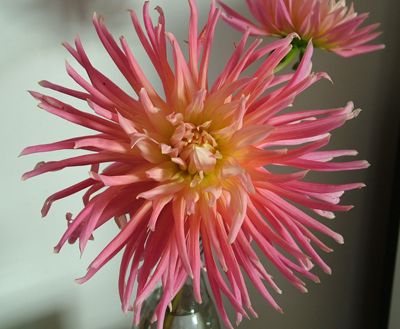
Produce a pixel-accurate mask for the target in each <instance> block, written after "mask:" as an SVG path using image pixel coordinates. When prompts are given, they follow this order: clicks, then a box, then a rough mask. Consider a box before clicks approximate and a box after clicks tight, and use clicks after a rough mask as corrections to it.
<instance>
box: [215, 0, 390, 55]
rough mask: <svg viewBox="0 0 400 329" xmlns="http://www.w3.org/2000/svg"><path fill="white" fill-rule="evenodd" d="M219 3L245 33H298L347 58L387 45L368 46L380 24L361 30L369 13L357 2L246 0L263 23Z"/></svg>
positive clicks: (227, 17) (225, 17)
mask: <svg viewBox="0 0 400 329" xmlns="http://www.w3.org/2000/svg"><path fill="white" fill-rule="evenodd" d="M218 2H219V3H220V4H221V6H222V7H223V8H224V10H225V11H226V13H224V14H222V19H223V20H224V21H225V22H226V23H228V24H229V25H231V26H232V27H234V28H236V29H237V30H240V31H242V32H245V31H246V30H247V28H250V30H251V35H253V36H263V35H267V36H275V37H285V36H287V35H289V34H290V33H293V32H295V33H297V34H298V35H299V36H300V38H301V40H302V41H303V44H306V43H307V42H308V41H309V40H311V39H312V43H313V45H314V47H317V48H321V49H324V50H327V51H332V52H335V53H337V54H339V55H341V56H343V57H350V56H354V55H358V54H362V53H367V52H370V51H374V50H378V49H382V48H384V45H382V44H381V45H366V43H367V42H369V41H371V40H373V39H375V38H376V37H377V36H378V35H380V33H379V32H374V33H372V31H374V30H375V29H376V28H377V27H378V26H379V24H372V25H368V26H366V27H364V28H361V29H358V27H359V26H360V25H361V24H362V23H363V22H364V20H365V19H366V18H367V17H368V14H367V13H364V14H360V15H357V13H355V12H354V7H353V4H351V6H350V8H348V7H347V6H346V1H345V0H338V1H336V0H246V2H247V6H248V7H249V9H250V12H251V13H252V15H253V16H254V18H255V19H256V20H257V21H258V22H259V23H260V26H257V25H255V24H254V23H252V22H251V21H249V20H248V19H247V18H245V17H243V16H242V15H240V14H239V13H237V12H236V11H234V10H233V9H231V8H230V7H228V6H227V5H226V4H224V3H223V2H222V1H218ZM357 29H358V30H357Z"/></svg>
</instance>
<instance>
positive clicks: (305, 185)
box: [22, 0, 368, 328]
mask: <svg viewBox="0 0 400 329" xmlns="http://www.w3.org/2000/svg"><path fill="white" fill-rule="evenodd" d="M189 5H190V9H191V16H190V27H189V36H188V48H189V59H188V61H186V60H185V59H184V56H183V54H182V52H181V49H180V47H179V45H178V43H177V41H176V39H175V37H174V35H173V34H171V33H168V32H166V31H165V20H164V15H163V11H162V10H161V8H159V7H157V8H156V10H157V11H158V12H159V19H158V23H157V24H156V26H154V27H153V23H152V22H151V19H150V16H149V12H148V9H149V3H148V2H146V3H145V4H144V11H143V12H144V15H143V19H144V27H145V28H144V29H143V28H142V26H141V24H140V23H139V20H138V17H137V16H136V14H135V12H133V11H131V12H130V13H131V18H132V22H133V25H134V28H135V30H136V32H137V34H138V36H139V39H140V41H141V43H142V45H143V47H144V49H145V50H146V52H147V54H148V56H149V58H150V60H151V61H152V63H153V65H154V67H155V69H156V71H157V73H158V76H159V78H160V80H161V82H162V85H163V93H164V95H165V97H163V96H162V95H161V94H160V93H158V92H157V91H156V90H155V89H154V88H153V87H152V85H151V84H150V82H149V81H148V80H147V78H146V75H145V74H144V72H143V71H142V70H141V68H140V66H139V64H138V62H137V60H136V58H135V57H134V55H133V53H132V52H131V50H130V48H129V47H128V44H127V41H126V40H125V38H124V37H121V38H120V43H121V46H119V45H118V44H117V42H116V41H115V40H114V39H113V37H112V36H111V34H110V33H109V32H108V30H107V29H106V27H105V25H104V19H103V17H102V16H99V17H97V16H96V15H95V16H94V18H93V23H94V26H95V28H96V31H97V33H98V35H99V38H100V40H101V42H102V43H103V45H104V47H105V49H106V50H107V52H108V53H109V55H110V56H111V58H112V59H113V61H114V62H115V64H116V65H117V67H118V68H119V70H120V71H121V73H122V74H123V75H124V77H125V78H126V80H127V81H128V82H129V84H130V85H131V87H132V90H133V91H134V93H135V94H136V96H135V97H133V96H131V95H129V94H127V93H126V92H124V91H122V90H121V89H120V88H119V87H118V86H116V85H115V84H114V83H113V82H112V81H111V80H110V79H108V78H107V77H105V76H104V75H103V74H102V73H100V71H98V70H97V69H96V68H94V67H93V66H92V64H91V63H90V61H89V59H88V57H87V55H86V53H85V51H84V48H83V47H82V44H81V41H80V39H79V37H76V39H75V48H74V47H72V46H70V45H69V44H67V43H64V46H65V47H66V48H67V49H68V51H69V52H70V53H71V54H72V55H73V57H75V59H76V60H77V61H78V63H79V64H80V65H81V66H82V67H83V68H84V69H85V70H86V73H87V75H88V77H89V80H86V79H84V78H83V77H82V76H80V75H79V74H78V73H77V72H76V71H75V70H74V69H73V68H72V67H71V66H70V65H69V64H68V63H67V64H66V65H67V72H68V74H69V75H70V76H71V77H72V78H73V79H74V80H75V81H76V82H77V83H78V84H79V85H80V86H81V87H82V88H83V89H84V91H77V90H72V89H67V88H65V87H62V86H59V85H56V84H53V83H50V82H48V81H42V82H40V85H41V86H43V87H45V88H50V89H53V90H56V91H58V92H61V93H64V94H67V95H70V96H72V97H75V98H78V99H81V100H83V101H86V102H87V104H88V105H89V108H90V110H91V112H92V113H88V112H84V111H81V110H78V109H76V108H74V107H72V106H70V105H68V104H66V103H63V102H61V101H59V100H57V99H55V98H53V97H50V96H45V95H42V94H40V93H37V92H31V94H32V95H33V96H34V97H35V98H36V99H37V100H38V101H39V102H40V103H39V107H40V108H42V109H44V110H45V111H48V112H50V113H52V114H54V115H57V116H59V117H61V118H63V119H65V120H68V121H70V122H72V123H74V124H78V125H81V126H84V127H87V128H89V129H91V130H93V131H95V133H94V134H92V135H88V136H83V137H76V138H71V139H68V140H64V141H60V142H55V143H51V144H45V145H39V146H32V147H28V148H26V149H25V150H24V151H23V152H22V155H25V154H30V153H35V152H47V151H56V150H62V149H81V150H86V151H88V152H89V154H86V155H79V156H76V157H72V158H68V159H65V160H61V161H54V162H48V163H43V162H42V163H39V164H38V165H37V166H36V167H35V169H33V170H32V171H30V172H27V173H25V174H24V176H23V178H24V179H28V178H31V177H34V176H37V175H40V174H44V173H47V172H51V171H57V170H60V169H64V168H67V167H73V166H90V168H91V169H90V177H89V178H87V179H85V180H83V181H80V182H77V183H75V184H74V185H72V186H70V187H67V188H65V189H63V190H61V191H59V192H57V193H55V194H53V195H52V196H50V197H49V198H48V199H47V200H46V202H45V205H44V207H43V209H42V213H43V215H44V216H45V215H46V214H47V212H48V210H49V208H50V206H51V204H52V203H53V202H54V201H56V200H59V199H61V198H65V197H68V196H70V195H72V194H75V193H77V192H79V191H82V190H85V189H86V193H85V194H84V196H83V209H82V210H81V212H80V213H79V214H78V215H77V216H76V217H74V218H73V216H72V215H71V214H68V215H67V221H68V229H67V230H66V232H65V234H64V235H63V236H62V238H61V240H60V242H59V243H58V244H57V246H56V247H55V252H58V251H59V250H60V249H61V247H62V246H63V245H64V243H65V242H66V241H69V242H71V243H73V242H75V241H76V240H79V247H80V250H81V252H83V251H84V249H85V247H86V245H87V242H88V240H89V239H91V238H92V234H93V232H94V231H95V230H96V229H97V228H98V227H100V226H101V225H103V224H105V223H106V222H107V221H109V220H110V219H112V218H114V220H115V221H116V223H117V225H118V226H119V228H120V232H119V233H118V235H117V236H115V238H114V239H113V240H112V241H111V242H109V244H108V245H107V246H106V247H105V248H104V249H103V251H102V252H101V253H100V254H99V255H98V256H97V257H96V259H95V260H94V261H93V262H92V263H91V264H90V266H89V270H88V273H87V274H86V275H85V276H84V277H83V278H80V279H78V280H77V282H79V283H83V282H85V281H87V280H88V279H90V278H91V277H92V276H93V275H94V274H95V273H96V272H97V271H98V270H99V269H100V268H102V267H103V266H104V265H105V264H106V263H107V262H108V261H109V260H110V259H111V258H113V257H114V256H115V255H116V254H117V253H119V252H120V251H121V250H122V249H124V252H123V258H122V263H121V269H120V277H119V293H120V297H121V301H122V308H123V311H124V312H127V311H130V310H132V311H134V312H135V321H136V322H137V321H138V319H139V317H140V310H141V305H142V302H143V301H144V299H145V298H146V296H148V294H149V293H150V292H151V291H152V289H153V288H154V286H155V285H156V283H157V282H159V281H160V280H161V281H162V284H163V287H164V295H163V298H162V300H161V302H160V304H159V305H158V308H157V310H156V312H155V314H154V318H153V320H154V321H155V320H158V328H161V327H162V323H163V317H164V313H165V309H166V307H167V306H168V304H169V303H170V302H171V300H172V299H173V297H174V296H175V295H176V294H177V292H178V291H179V289H180V288H181V287H182V286H183V284H184V282H185V281H186V279H187V278H188V276H191V277H192V278H193V282H194V293H195V296H196V299H197V301H199V302H201V294H200V272H201V269H202V268H204V269H206V270H207V276H208V279H209V282H210V286H211V288H212V291H213V294H214V297H215V300H216V303H217V307H218V309H219V311H220V314H221V317H222V319H223V321H224V323H225V325H226V326H227V327H229V328H231V327H232V326H231V324H230V322H229V319H228V317H227V315H226V313H225V310H224V306H223V303H222V298H221V291H222V292H223V293H224V294H225V295H226V296H227V298H228V299H229V301H230V302H231V303H232V305H233V306H234V307H235V309H236V311H237V322H240V321H241V319H242V317H243V316H247V312H246V310H245V309H244V307H246V308H247V309H248V310H249V312H250V313H252V314H254V315H255V312H254V310H253V308H252V306H251V302H250V299H249V296H248V293H247V288H246V285H245V283H244V278H243V274H242V271H241V269H243V271H244V272H245V273H246V274H247V275H248V276H249V278H250V279H251V281H252V282H253V283H254V285H255V286H256V287H257V288H258V289H259V290H260V292H261V294H262V295H263V296H264V297H265V298H266V299H267V300H268V301H269V303H270V304H271V305H272V306H273V307H274V308H275V309H276V310H278V311H281V309H280V307H279V306H278V305H277V303H276V302H275V301H274V299H273V298H272V296H271V295H270V292H269V291H268V290H267V289H266V287H265V286H264V284H263V283H262V281H261V279H264V280H266V282H267V283H268V284H269V285H270V286H271V287H272V288H273V289H275V290H276V291H277V292H280V289H279V288H278V287H277V286H276V284H275V283H274V282H273V281H272V279H271V277H270V275H269V274H268V273H267V271H266V269H265V268H264V267H263V266H262V264H261V263H260V261H259V258H258V256H257V255H256V253H255V252H254V250H253V248H252V245H251V243H250V242H251V240H254V242H255V243H256V244H258V246H259V247H260V248H261V250H262V251H263V252H264V253H265V255H266V256H267V257H268V258H269V259H270V260H271V262H272V263H273V264H274V265H275V266H276V267H277V268H278V269H279V270H280V271H281V272H282V273H283V275H284V276H286V277H287V279H288V280H289V281H290V282H292V283H293V284H294V285H295V286H296V287H297V288H298V289H300V290H301V291H306V288H305V287H304V282H303V281H302V280H301V279H300V278H298V277H297V276H296V275H295V274H294V272H296V273H299V274H301V275H302V276H304V277H306V278H308V279H311V280H313V281H316V282H318V278H317V277H316V276H315V275H314V274H312V273H311V272H310V271H309V270H310V269H311V267H312V262H311V260H310V259H313V260H314V261H315V262H316V263H317V264H318V265H320V266H321V267H322V268H323V270H324V271H325V272H327V273H329V272H330V269H329V267H328V266H327V265H326V264H325V263H324V262H323V260H322V259H321V258H320V256H319V255H318V254H317V253H316V251H315V250H314V247H313V245H315V246H318V247H319V248H321V249H322V250H324V251H331V249H330V248H329V247H327V246H325V245H324V244H323V243H322V242H321V241H320V240H319V239H318V238H317V237H316V236H315V235H314V234H313V233H312V232H311V230H314V231H318V232H322V233H323V234H326V235H328V236H330V237H332V238H333V239H334V240H336V241H337V242H339V243H342V242H343V238H342V237H341V236H340V235H339V234H337V233H335V232H333V231H332V230H330V229H329V228H327V227H326V226H324V225H323V224H321V223H320V222H319V221H317V220H316V219H314V218H312V217H311V216H310V215H308V214H306V213H304V212H303V211H301V210H299V209H298V208H296V207H295V206H294V205H292V202H294V203H297V204H299V205H301V206H304V207H306V208H309V209H311V210H312V211H314V212H315V213H316V214H317V215H318V216H323V217H328V218H332V217H333V211H347V210H349V209H350V208H351V206H343V205H338V203H339V201H340V200H339V198H340V196H341V195H342V194H343V193H344V191H346V190H350V189H354V188H360V187H362V186H363V184H361V183H353V184H343V185H325V184H316V183H309V182H306V181H304V180H303V178H304V177H305V176H306V174H307V172H308V171H309V170H315V171H337V170H354V169H361V168H366V167H367V166H368V163H367V162H366V161H352V162H331V161H330V160H331V159H333V158H335V157H339V156H346V155H355V154H356V152H355V151H349V150H343V151H326V150H325V151H321V150H320V149H321V148H322V147H323V146H325V145H327V144H328V142H329V138H330V134H329V132H330V131H331V130H333V129H335V128H337V127H340V126H341V125H343V124H344V123H345V122H346V121H347V120H349V119H352V118H353V117H355V116H356V115H357V114H358V110H356V111H354V110H353V105H352V103H349V104H348V105H347V106H345V107H344V108H337V109H336V108H335V109H327V110H314V111H299V112H293V113H291V112H289V113H281V111H282V110H283V109H285V108H287V107H289V106H290V105H291V104H292V103H293V101H294V99H295V96H296V95H297V94H299V93H301V92H302V91H304V90H305V89H307V88H308V87H309V86H311V85H312V84H313V83H314V82H316V81H318V80H320V79H321V78H328V76H327V75H326V74H325V73H317V74H314V73H311V61H310V60H311V56H312V51H313V48H312V46H311V44H310V45H309V47H308V48H307V50H306V53H305V55H304V57H303V60H302V62H301V64H300V66H299V68H298V70H297V72H296V73H294V74H289V75H283V76H275V75H274V73H273V72H274V69H275V67H276V66H277V65H278V64H279V63H280V61H281V60H282V59H283V58H284V57H285V56H286V55H287V54H288V52H289V51H290V50H291V42H292V40H293V38H295V37H296V35H295V34H290V35H288V36H287V37H286V38H283V39H281V40H278V41H276V42H274V43H272V44H270V45H266V46H262V47H261V46H260V44H261V40H256V41H254V42H253V43H252V44H251V45H250V46H249V47H248V48H247V49H245V44H246V40H247V38H248V36H249V34H250V31H249V30H247V31H246V33H245V34H244V36H243V38H242V40H241V41H240V42H239V43H238V45H237V47H236V48H235V50H234V51H233V54H232V56H231V57H230V59H229V61H228V62H227V64H226V66H225V68H224V69H223V70H222V72H221V73H220V74H219V76H218V78H217V79H216V81H215V82H214V83H213V84H212V86H210V85H209V83H208V65H209V61H210V51H211V46H212V41H213V36H214V30H215V26H216V23H217V21H218V19H219V17H220V15H221V10H220V9H218V8H216V6H215V3H214V2H213V3H212V5H211V8H210V13H209V16H208V20H207V23H206V25H205V27H204V28H203V29H202V30H200V33H198V27H197V25H198V22H197V20H198V16H197V7H196V3H195V1H194V0H189ZM168 43H169V44H170V46H171V47H172V54H173V66H172V65H171V63H169V61H168V56H167V54H168V52H167V44H168ZM271 52H272V54H271V55H270V56H269V57H268V59H267V60H265V61H260V62H261V64H260V66H259V68H258V69H257V70H256V72H255V73H254V74H253V75H252V76H243V74H242V73H243V71H244V70H245V69H246V68H247V67H248V66H249V65H251V64H253V63H254V62H255V61H257V60H258V59H259V58H261V57H264V56H265V55H266V54H269V53H271ZM89 81H90V82H89ZM100 166H102V168H100ZM278 166H279V167H282V166H286V167H288V168H291V170H290V171H289V172H288V173H285V174H276V173H273V172H274V171H275V168H277V167H278ZM103 167H104V168H103ZM199 237H200V238H201V241H202V244H203V250H204V258H202V257H201V254H200V242H199ZM296 240H297V242H296ZM280 250H284V251H286V252H287V255H286V253H285V255H284V254H283V253H282V251H280ZM214 255H215V256H214ZM217 263H219V264H220V265H221V267H222V269H223V271H225V272H226V277H227V279H228V281H229V282H230V286H231V289H230V288H229V287H228V285H227V284H226V283H225V281H224V280H223V276H222V275H221V273H220V271H219V269H218V267H217ZM135 285H136V286H137V294H136V297H135V298H134V299H133V303H132V304H131V297H132V291H133V289H134V286H135Z"/></svg>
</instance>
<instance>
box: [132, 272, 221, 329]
mask: <svg viewBox="0 0 400 329" xmlns="http://www.w3.org/2000/svg"><path fill="white" fill-rule="evenodd" d="M162 295H163V289H162V287H158V288H156V289H155V290H154V291H153V292H152V293H151V294H150V295H149V297H148V298H147V299H146V300H145V301H144V302H143V306H142V310H141V314H140V323H139V325H137V326H135V325H133V327H132V329H156V328H157V322H154V323H151V322H150V321H151V318H152V317H153V314H154V311H155V309H156V307H157V305H158V303H159V302H160V300H161V298H162ZM201 298H202V301H203V303H202V304H199V303H197V302H196V300H195V297H194V292H193V281H192V279H191V278H189V279H188V280H187V281H186V283H185V285H184V286H183V287H182V289H181V291H180V292H179V293H178V295H177V296H176V297H175V299H174V300H173V302H172V303H173V310H172V311H170V310H169V308H167V311H166V313H165V320H164V326H163V328H164V329H220V328H221V327H220V325H219V321H218V315H217V311H216V308H215V306H214V303H213V301H212V300H211V298H210V295H209V294H208V291H207V287H206V285H205V282H204V278H203V276H201Z"/></svg>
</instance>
